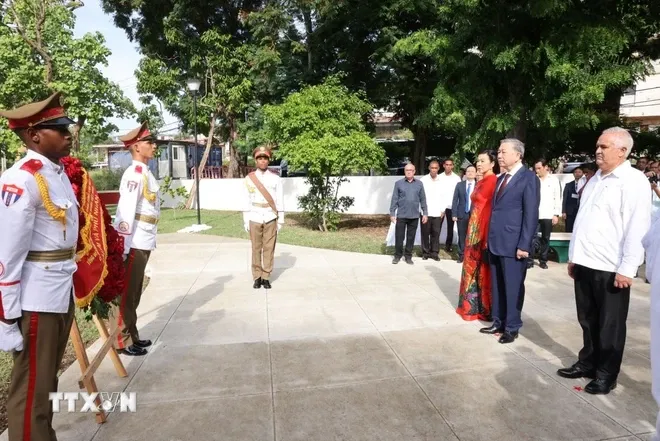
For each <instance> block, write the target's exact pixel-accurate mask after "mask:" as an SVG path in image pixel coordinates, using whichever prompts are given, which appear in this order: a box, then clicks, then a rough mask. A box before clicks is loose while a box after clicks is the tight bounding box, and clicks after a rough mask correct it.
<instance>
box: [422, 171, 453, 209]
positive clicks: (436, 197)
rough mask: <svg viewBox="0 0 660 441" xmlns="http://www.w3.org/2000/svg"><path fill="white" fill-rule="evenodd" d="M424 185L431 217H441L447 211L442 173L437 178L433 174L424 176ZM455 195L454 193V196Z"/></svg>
mask: <svg viewBox="0 0 660 441" xmlns="http://www.w3.org/2000/svg"><path fill="white" fill-rule="evenodd" d="M420 181H421V182H422V185H424V194H425V195H426V207H427V209H428V216H429V217H440V216H441V215H443V214H444V212H445V208H446V207H445V206H444V205H443V202H442V201H443V197H442V193H443V191H444V189H443V181H442V180H441V179H440V175H437V176H436V177H435V179H433V178H431V175H430V174H428V175H426V176H422V178H421V179H420ZM453 196H454V195H453V194H452V197H453Z"/></svg>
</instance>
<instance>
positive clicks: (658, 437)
mask: <svg viewBox="0 0 660 441" xmlns="http://www.w3.org/2000/svg"><path fill="white" fill-rule="evenodd" d="M642 244H643V245H644V249H645V250H646V278H647V279H648V281H649V282H650V283H651V378H652V383H651V388H652V391H653V398H655V401H656V403H658V406H660V259H659V258H658V257H659V256H658V254H659V253H660V218H657V217H656V218H655V219H654V221H653V225H652V226H651V229H650V230H649V231H648V233H646V235H645V236H644V238H643V239H642ZM652 439H653V441H660V412H658V417H657V421H656V433H655V434H654V435H653V438H652Z"/></svg>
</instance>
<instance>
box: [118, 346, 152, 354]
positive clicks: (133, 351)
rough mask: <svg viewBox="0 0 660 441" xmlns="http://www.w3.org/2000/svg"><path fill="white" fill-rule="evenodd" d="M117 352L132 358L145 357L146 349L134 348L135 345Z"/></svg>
mask: <svg viewBox="0 0 660 441" xmlns="http://www.w3.org/2000/svg"><path fill="white" fill-rule="evenodd" d="M117 352H119V353H120V354H124V355H130V356H133V357H134V356H139V355H147V350H146V349H144V348H140V347H138V346H135V345H131V346H129V347H127V348H124V349H119V350H118V351H117Z"/></svg>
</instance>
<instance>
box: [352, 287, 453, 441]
mask: <svg viewBox="0 0 660 441" xmlns="http://www.w3.org/2000/svg"><path fill="white" fill-rule="evenodd" d="M344 285H345V284H344ZM345 288H346V289H348V292H349V293H351V297H353V300H355V302H356V303H357V304H358V306H359V307H360V309H361V310H362V313H363V314H364V315H365V316H366V317H367V319H369V322H370V323H371V325H372V326H373V327H374V328H375V329H376V331H377V332H378V334H379V335H380V338H382V339H383V341H384V342H385V344H386V345H387V347H388V348H390V351H392V354H394V356H395V357H396V358H397V360H399V363H401V366H403V368H404V369H405V370H406V372H407V373H408V376H409V377H410V378H412V380H413V381H414V382H415V385H416V386H417V388H418V389H419V390H420V391H421V392H422V394H423V395H424V397H426V400H427V401H428V402H429V403H430V404H431V406H433V409H435V411H436V413H437V414H438V415H439V416H440V418H442V421H443V422H444V423H445V425H446V426H447V427H448V428H449V430H450V431H451V433H452V434H453V435H454V437H455V438H456V439H457V440H458V441H461V439H460V438H459V437H458V434H457V433H456V431H455V430H454V427H453V426H452V425H451V424H449V421H448V420H447V418H445V416H444V415H443V414H442V412H440V409H438V406H436V405H435V403H434V402H433V400H431V397H429V395H428V394H427V393H426V391H425V390H424V388H423V387H422V385H421V384H419V382H418V381H417V378H415V376H414V375H413V374H412V372H410V369H408V366H406V364H405V363H404V362H403V360H402V359H401V357H400V356H399V354H397V352H396V351H395V350H394V348H393V347H392V345H391V344H390V342H389V341H387V339H386V338H385V336H384V335H383V333H382V332H381V330H380V329H378V327H377V326H376V324H375V323H374V322H373V320H371V317H369V314H367V312H366V311H365V310H364V308H363V307H362V305H361V304H360V302H359V301H358V300H357V299H356V298H355V296H354V295H353V292H352V291H351V290H350V289H349V288H348V287H347V286H345Z"/></svg>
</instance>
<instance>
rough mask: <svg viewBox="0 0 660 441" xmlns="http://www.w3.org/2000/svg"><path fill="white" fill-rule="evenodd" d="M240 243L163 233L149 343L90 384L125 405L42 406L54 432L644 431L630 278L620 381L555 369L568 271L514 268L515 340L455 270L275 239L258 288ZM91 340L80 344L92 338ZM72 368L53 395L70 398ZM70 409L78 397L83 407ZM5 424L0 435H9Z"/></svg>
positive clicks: (560, 354) (646, 377)
mask: <svg viewBox="0 0 660 441" xmlns="http://www.w3.org/2000/svg"><path fill="white" fill-rule="evenodd" d="M249 263H250V245H249V242H247V241H244V240H238V239H226V238H220V237H214V236H207V235H194V234H172V235H162V236H160V237H159V247H158V249H157V250H156V251H155V252H154V253H153V254H152V259H151V264H150V268H151V271H152V272H151V276H152V278H151V282H150V284H149V286H148V288H147V290H146V291H145V292H144V294H143V297H142V303H141V305H140V309H139V311H138V312H139V320H138V325H139V327H140V335H141V337H142V338H150V339H152V340H153V341H154V346H153V347H152V348H151V350H150V352H149V354H148V355H147V356H145V357H135V358H133V357H123V356H122V357H123V360H124V362H125V364H126V368H127V370H128V372H129V377H127V378H118V377H117V376H116V374H115V372H114V369H113V367H112V364H111V362H110V360H108V359H106V360H105V361H104V362H103V364H102V365H101V367H100V369H99V371H98V373H97V375H96V381H97V384H98V387H99V389H100V390H102V391H109V392H110V391H113V392H115V391H128V392H133V391H134V392H136V393H137V401H138V409H137V413H113V414H110V415H109V418H108V421H107V422H106V423H105V424H102V425H98V424H96V422H95V418H94V415H93V414H81V413H71V414H69V413H60V414H57V415H56V416H55V426H56V430H57V436H58V439H59V440H60V441H89V440H94V441H120V440H122V441H123V440H131V441H132V440H140V439H144V440H147V439H153V440H159V441H161V440H162V441H175V440H176V441H178V440H182V441H184V440H185V441H188V440H190V441H197V440H199V441H203V440H237V441H248V440H259V441H266V440H268V441H270V440H287V441H294V440H300V441H316V440H318V441H321V440H323V441H325V440H356V441H358V440H360V441H363V440H379V441H390V440H391V441H408V440H429V441H430V440H460V441H481V440H484V441H486V440H493V439H496V440H514V439H520V440H525V441H527V440H544V441H549V440H557V441H563V440H594V441H596V440H617V441H634V440H635V441H636V440H646V441H648V440H650V439H651V432H652V431H653V430H654V427H655V416H656V412H657V406H656V404H655V402H654V400H653V398H652V396H651V373H650V361H649V285H645V284H644V283H643V281H642V280H641V279H636V280H635V286H634V288H633V295H632V299H631V305H630V314H629V318H628V338H627V345H626V352H625V357H624V362H623V367H622V372H621V375H620V377H619V386H618V387H617V389H615V390H614V391H613V392H612V393H610V394H609V395H606V396H592V395H589V394H587V393H585V392H583V391H582V390H581V388H582V387H584V386H585V385H586V383H587V381H586V380H567V379H563V378H560V377H558V376H557V375H556V374H555V371H556V369H557V368H558V367H562V366H568V365H570V364H571V363H572V362H573V361H574V360H575V358H576V354H577V352H578V351H579V349H580V348H581V342H582V334H581V330H580V327H579V325H578V323H577V321H576V314H575V302H574V297H573V289H572V283H571V280H570V279H569V278H568V276H567V275H566V266H565V265H560V264H556V263H554V264H553V263H552V262H551V263H550V269H548V270H541V269H539V268H535V269H533V270H531V271H530V272H529V273H528V277H527V285H526V286H527V296H526V299H525V305H524V310H523V311H524V317H523V320H524V326H523V328H522V330H521V335H520V337H519V338H518V340H516V342H515V343H513V344H510V345H501V344H499V343H498V342H497V340H496V337H492V336H487V335H483V334H480V333H479V332H478V328H479V327H480V326H481V323H479V322H465V321H463V320H462V319H461V318H460V317H458V316H457V315H456V313H455V311H454V309H455V306H456V301H457V292H458V285H459V277H460V270H461V266H460V265H459V264H457V263H456V262H452V261H441V262H434V261H432V260H431V261H422V260H421V259H415V264H414V265H413V266H409V265H406V264H405V263H403V262H402V263H400V264H399V265H397V266H394V265H392V264H391V257H388V256H379V255H362V254H357V253H346V252H338V251H329V250H318V249H310V248H303V247H296V246H289V245H282V244H278V245H277V249H276V264H275V271H274V274H273V277H272V280H273V289H272V290H269V291H268V292H267V291H266V290H264V289H261V290H254V289H253V288H252V286H251V285H252V280H251V275H250V271H249ZM98 346H99V345H98V343H97V344H96V345H95V346H94V347H93V348H92V349H91V350H90V351H89V352H90V355H91V354H93V353H94V350H95V348H98ZM79 375H80V369H79V367H78V365H77V364H74V365H72V366H71V367H70V368H69V369H68V370H67V371H66V372H65V373H64V374H63V375H62V377H61V379H60V387H59V389H60V391H71V392H73V391H78V388H77V383H76V379H77V378H78V376H79ZM81 404H82V403H81ZM6 436H7V434H6V433H5V434H4V435H3V436H2V437H0V439H6V438H5V437H6Z"/></svg>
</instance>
